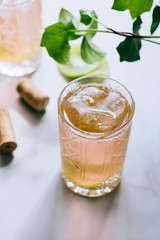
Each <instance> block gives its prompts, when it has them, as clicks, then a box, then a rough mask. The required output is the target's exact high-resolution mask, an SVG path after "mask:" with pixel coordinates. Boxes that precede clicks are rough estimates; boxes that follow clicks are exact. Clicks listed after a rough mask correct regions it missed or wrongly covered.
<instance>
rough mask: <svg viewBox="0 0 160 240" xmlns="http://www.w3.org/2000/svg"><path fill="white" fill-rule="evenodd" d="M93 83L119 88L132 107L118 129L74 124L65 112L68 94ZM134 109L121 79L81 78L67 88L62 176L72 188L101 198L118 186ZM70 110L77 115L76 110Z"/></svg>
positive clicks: (61, 124)
mask: <svg viewBox="0 0 160 240" xmlns="http://www.w3.org/2000/svg"><path fill="white" fill-rule="evenodd" d="M90 84H94V85H95V84H98V86H103V87H106V88H107V89H111V90H112V91H117V92H118V93H120V94H122V95H123V96H124V97H125V99H126V101H127V104H128V106H129V111H128V112H127V114H126V116H127V119H126V120H125V121H123V122H122V124H121V125H120V126H119V127H117V128H116V129H114V130H111V131H106V132H89V131H87V130H85V131H84V130H82V129H79V128H78V127H76V126H75V125H73V124H72V123H71V121H70V120H69V116H68V117H67V116H66V115H65V114H64V112H63V109H62V108H63V106H62V105H63V104H64V103H65V98H66V96H69V94H71V93H72V94H74V91H76V89H77V88H78V87H87V86H88V85H90ZM85 91H86V90H85ZM93 96H94V94H93ZM85 97H86V96H85ZM112 104H114V103H112ZM134 110H135V104H134V100H133V98H132V96H131V94H130V92H129V91H128V90H127V89H126V88H125V87H124V86H123V85H122V84H120V83H119V82H117V81H115V80H112V79H109V78H107V77H102V76H86V77H82V78H79V79H77V80H74V81H72V82H71V83H69V84H68V85H67V86H66V87H65V88H64V90H63V91H62V92H61V94H60V96H59V100H58V111H59V132H60V147H61V161H62V177H63V180H64V182H65V184H66V185H67V187H68V188H69V189H71V190H72V191H73V192H75V193H77V194H80V195H83V196H87V197H98V196H102V195H104V194H107V193H109V192H111V191H112V190H113V189H114V188H115V187H116V186H118V184H119V183H120V180H121V175H122V169H123V164H124V160H125V155H126V151H127V145H128V140H129V135H130V129H131V124H132V118H133V115H134ZM70 113H71V114H74V113H73V111H71V112H70ZM95 116H96V115H95ZM94 120H95V119H94Z"/></svg>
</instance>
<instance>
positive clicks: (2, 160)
mask: <svg viewBox="0 0 160 240" xmlns="http://www.w3.org/2000/svg"><path fill="white" fill-rule="evenodd" d="M12 160H13V154H12V153H8V154H1V153H0V168H2V167H5V166H7V165H9V164H10V163H11V162H12Z"/></svg>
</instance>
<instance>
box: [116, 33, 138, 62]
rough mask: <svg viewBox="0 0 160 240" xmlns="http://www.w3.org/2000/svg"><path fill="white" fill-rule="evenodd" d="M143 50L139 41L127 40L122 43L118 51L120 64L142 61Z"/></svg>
mask: <svg viewBox="0 0 160 240" xmlns="http://www.w3.org/2000/svg"><path fill="white" fill-rule="evenodd" d="M140 49H141V41H140V40H138V39H132V38H126V39H125V40H124V41H123V42H121V43H120V44H119V45H118V47H117V51H118V53H119V55H120V62H123V61H127V62H134V61H137V60H139V59H140V55H139V50H140Z"/></svg>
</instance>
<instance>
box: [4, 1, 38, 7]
mask: <svg viewBox="0 0 160 240" xmlns="http://www.w3.org/2000/svg"><path fill="white" fill-rule="evenodd" d="M35 1H36V0H25V1H23V2H18V3H6V4H5V3H3V2H0V7H1V6H2V7H17V6H21V5H25V4H29V3H31V2H35Z"/></svg>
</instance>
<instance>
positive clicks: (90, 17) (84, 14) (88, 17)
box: [79, 9, 98, 38]
mask: <svg viewBox="0 0 160 240" xmlns="http://www.w3.org/2000/svg"><path fill="white" fill-rule="evenodd" d="M79 13H80V16H81V19H80V22H81V23H83V24H85V25H88V28H87V29H97V28H98V22H97V21H96V20H95V19H98V16H97V14H96V13H95V11H89V10H85V9H81V10H79ZM95 34H96V32H95V33H89V34H87V35H88V36H90V38H93V37H94V35H95Z"/></svg>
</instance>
